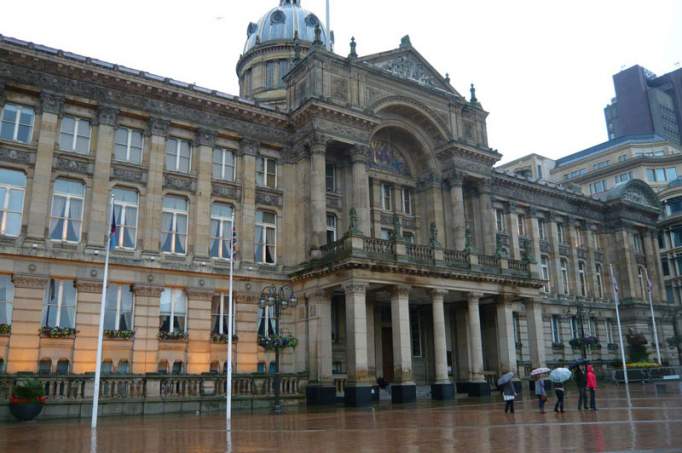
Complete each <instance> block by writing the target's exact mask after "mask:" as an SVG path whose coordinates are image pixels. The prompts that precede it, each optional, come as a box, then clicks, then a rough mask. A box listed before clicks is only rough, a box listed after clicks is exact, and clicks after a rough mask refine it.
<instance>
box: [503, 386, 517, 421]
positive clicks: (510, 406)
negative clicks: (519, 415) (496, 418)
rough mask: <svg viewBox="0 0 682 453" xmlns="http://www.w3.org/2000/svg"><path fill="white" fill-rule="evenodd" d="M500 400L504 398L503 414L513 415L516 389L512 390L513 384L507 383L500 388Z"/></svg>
mask: <svg viewBox="0 0 682 453" xmlns="http://www.w3.org/2000/svg"><path fill="white" fill-rule="evenodd" d="M502 398H504V401H505V405H504V413H505V414H506V413H508V412H511V413H512V414H513V413H514V400H515V399H516V388H514V382H513V381H509V382H507V383H506V384H504V387H502Z"/></svg>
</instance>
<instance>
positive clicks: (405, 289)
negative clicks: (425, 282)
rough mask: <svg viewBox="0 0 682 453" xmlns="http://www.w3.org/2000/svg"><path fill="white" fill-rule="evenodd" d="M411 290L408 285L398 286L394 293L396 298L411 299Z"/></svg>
mask: <svg viewBox="0 0 682 453" xmlns="http://www.w3.org/2000/svg"><path fill="white" fill-rule="evenodd" d="M410 289H412V288H410V287H409V286H407V285H396V286H394V287H393V288H392V292H393V295H394V296H398V297H405V298H407V297H410Z"/></svg>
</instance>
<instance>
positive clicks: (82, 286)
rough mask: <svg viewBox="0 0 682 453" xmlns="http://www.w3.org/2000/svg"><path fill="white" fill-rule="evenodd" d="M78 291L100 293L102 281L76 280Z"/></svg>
mask: <svg viewBox="0 0 682 453" xmlns="http://www.w3.org/2000/svg"><path fill="white" fill-rule="evenodd" d="M76 288H77V289H78V292H79V293H89V294H102V282H101V281H98V280H76Z"/></svg>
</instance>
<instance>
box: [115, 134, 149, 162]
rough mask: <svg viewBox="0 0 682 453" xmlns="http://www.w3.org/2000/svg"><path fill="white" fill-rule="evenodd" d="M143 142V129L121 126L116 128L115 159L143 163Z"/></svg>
mask: <svg viewBox="0 0 682 453" xmlns="http://www.w3.org/2000/svg"><path fill="white" fill-rule="evenodd" d="M143 144H144V138H143V136H142V131H138V130H136V129H130V128H127V127H119V128H118V129H116V136H115V145H114V159H115V160H117V161H120V162H130V163H132V164H140V163H142V149H143Z"/></svg>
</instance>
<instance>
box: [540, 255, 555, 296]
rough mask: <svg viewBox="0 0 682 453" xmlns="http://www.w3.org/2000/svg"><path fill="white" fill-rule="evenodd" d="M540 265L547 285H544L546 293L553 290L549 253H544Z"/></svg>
mask: <svg viewBox="0 0 682 453" xmlns="http://www.w3.org/2000/svg"><path fill="white" fill-rule="evenodd" d="M540 267H541V269H542V279H543V280H545V286H544V287H543V289H544V291H545V292H546V293H549V292H550V291H551V290H552V285H551V283H550V277H551V275H550V270H549V258H548V257H547V255H542V256H541V257H540Z"/></svg>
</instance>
